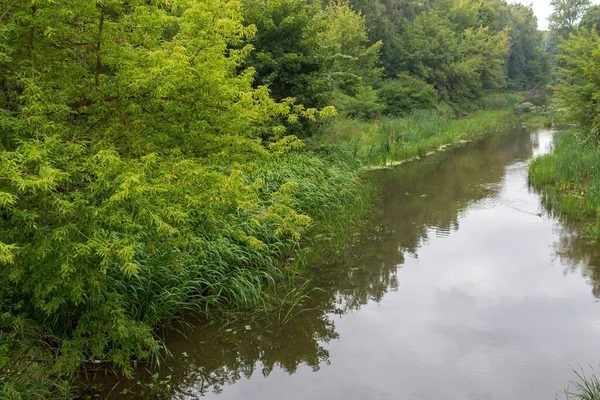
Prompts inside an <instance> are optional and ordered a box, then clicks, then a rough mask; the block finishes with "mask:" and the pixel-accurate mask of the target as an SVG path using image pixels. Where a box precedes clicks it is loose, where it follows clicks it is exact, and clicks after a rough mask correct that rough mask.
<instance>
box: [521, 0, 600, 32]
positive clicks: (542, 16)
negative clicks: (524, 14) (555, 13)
mask: <svg viewBox="0 0 600 400" xmlns="http://www.w3.org/2000/svg"><path fill="white" fill-rule="evenodd" d="M513 3H521V4H526V5H527V4H532V5H533V11H535V15H537V18H538V27H539V29H541V30H546V29H548V19H547V18H548V16H549V15H550V14H551V13H552V7H551V6H550V0H521V1H515V0H513ZM592 3H594V4H600V0H592Z"/></svg>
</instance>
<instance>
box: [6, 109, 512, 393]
mask: <svg viewBox="0 0 600 400" xmlns="http://www.w3.org/2000/svg"><path fill="white" fill-rule="evenodd" d="M517 123H518V124H520V123H521V122H520V121H519V120H518V119H517V118H515V117H514V115H513V114H512V112H511V111H506V110H504V111H480V112H476V113H474V114H472V115H470V116H469V117H467V118H464V119H459V120H447V119H444V118H442V117H441V116H440V115H439V114H437V113H435V112H424V111H420V112H415V113H413V114H412V115H410V116H408V117H407V118H399V119H387V120H381V121H378V122H372V123H368V122H359V121H352V120H345V119H341V118H340V119H336V120H334V121H332V122H331V123H330V125H329V126H328V127H327V130H326V131H325V133H324V135H323V136H322V137H320V138H319V139H314V140H310V141H308V142H307V144H306V146H305V147H304V148H303V149H299V150H295V151H291V152H288V153H284V154H280V155H277V156H273V157H270V158H267V159H262V160H260V161H257V162H255V163H253V164H248V165H249V166H247V167H246V168H244V169H243V170H231V171H229V173H228V174H227V175H225V176H222V180H221V181H218V180H217V181H216V183H211V184H210V185H209V186H208V187H206V188H204V189H203V190H202V191H201V192H202V193H198V194H191V195H190V197H192V196H202V198H200V199H198V200H197V201H196V202H194V203H193V204H192V203H191V204H190V205H191V206H194V207H199V208H200V209H201V210H202V211H203V213H202V215H197V216H193V215H191V217H192V218H194V219H193V220H192V221H191V222H189V223H187V224H186V226H185V227H186V229H187V228H189V229H190V230H192V229H194V226H196V228H195V229H200V230H202V231H203V232H204V234H203V235H200V237H199V240H198V241H197V242H196V244H194V245H193V246H191V247H189V248H188V249H187V250H186V251H187V253H188V255H189V257H187V258H186V259H187V261H184V262H182V263H180V264H179V266H178V268H177V269H174V268H171V266H170V265H169V264H168V259H165V258H161V257H158V256H157V257H154V256H156V255H157V254H158V255H160V254H161V252H163V251H166V249H163V248H162V247H164V246H163V245H164V244H161V243H154V244H152V243H150V244H149V248H150V249H155V250H154V251H151V253H150V254H149V255H148V259H147V260H146V261H145V264H144V265H143V268H140V269H139V270H138V271H136V273H135V274H134V275H133V276H123V275H122V274H121V273H116V272H114V271H109V275H108V278H109V280H110V281H109V282H107V281H106V279H104V280H103V284H106V285H107V286H106V290H108V291H109V292H110V293H112V294H111V295H110V296H109V297H111V298H112V300H113V301H114V303H113V304H111V305H110V307H111V309H112V310H113V312H117V316H118V319H117V320H110V321H109V320H106V318H104V317H102V312H101V310H102V308H98V309H97V310H95V311H94V313H96V314H97V313H99V312H100V313H101V314H100V315H99V316H100V317H102V318H98V320H97V321H96V322H97V323H101V325H97V324H96V325H93V326H92V327H89V326H88V327H87V328H86V329H80V328H78V329H75V330H71V329H69V326H73V325H74V326H77V325H79V326H80V327H81V324H82V323H85V321H86V318H90V317H89V316H87V317H86V316H85V315H86V314H85V313H84V314H83V317H82V316H79V318H80V319H73V318H74V317H73V315H76V313H78V312H79V311H78V309H77V307H75V308H73V309H71V310H69V309H65V310H64V313H65V315H64V316H63V317H61V318H67V319H70V320H71V322H70V323H69V324H71V325H69V324H66V325H65V324H62V323H61V322H60V321H61V319H59V320H56V321H55V322H54V325H52V324H53V323H52V322H44V323H40V322H36V320H35V319H33V318H32V317H30V316H29V317H23V316H19V315H8V316H5V318H7V319H10V320H9V321H8V320H7V321H4V323H8V324H12V325H18V323H19V321H22V322H21V325H22V329H18V330H14V331H4V332H3V333H2V337H0V340H1V342H0V361H3V362H0V379H1V380H2V386H1V389H0V395H1V396H0V397H3V398H15V399H18V398H29V397H31V396H32V395H34V394H35V395H38V396H39V397H57V396H59V395H61V396H63V397H68V396H69V393H70V392H72V390H73V388H72V386H71V384H72V382H73V377H74V376H76V373H77V372H78V370H79V368H80V366H85V365H93V366H98V365H103V364H106V365H116V366H117V367H118V368H119V369H120V370H121V371H122V372H123V373H124V375H125V376H131V373H132V361H133V360H137V361H141V360H143V359H154V360H159V359H160V358H161V357H163V354H164V352H165V351H166V350H165V349H164V347H163V344H162V341H161V338H160V335H159V334H158V331H157V330H156V329H155V328H157V327H161V328H164V327H168V326H169V325H170V324H172V323H173V322H174V321H176V320H178V319H181V318H182V316H183V315H189V314H190V313H192V314H194V315H197V317H198V318H203V319H209V318H213V317H215V316H216V315H219V314H220V313H222V312H224V311H226V310H246V311H250V310H255V309H257V308H260V309H264V308H265V299H267V298H269V297H270V298H271V299H273V303H275V301H276V297H277V295H281V293H282V292H285V291H286V290H289V291H291V290H294V285H295V284H296V283H297V280H296V278H297V277H299V276H302V274H303V272H304V271H305V267H306V266H307V265H309V264H310V262H311V260H315V259H317V258H318V259H323V258H327V257H329V256H333V255H334V254H335V253H336V252H337V251H339V249H340V248H341V247H343V246H344V244H345V243H346V240H347V239H348V238H349V237H351V235H352V233H353V232H356V231H357V230H358V229H360V226H361V224H362V223H364V221H365V218H366V216H367V215H368V210H369V207H370V204H372V200H373V197H374V196H375V193H374V190H373V188H372V186H371V185H370V184H369V183H368V182H367V181H365V180H364V179H363V178H362V175H361V174H362V171H363V170H364V168H367V167H371V166H378V165H382V164H389V163H390V162H402V161H407V160H410V159H413V158H415V157H420V156H426V155H427V154H428V153H430V152H432V151H436V150H443V149H444V148H448V147H451V146H455V145H459V144H461V143H462V142H464V141H469V140H476V139H478V138H481V137H483V136H485V135H487V134H491V133H494V132H500V131H504V130H507V129H509V128H510V127H512V126H514V125H515V124H517ZM182 173H184V172H183V171H181V172H180V173H179V174H182ZM220 178H221V176H220ZM204 197H206V198H204ZM186 198H187V196H186ZM191 200H196V199H191ZM166 244H168V243H166ZM110 282H113V283H112V284H110V285H109V283H110ZM282 282H284V283H287V284H286V285H283V284H282ZM273 288H277V289H278V290H276V291H275V292H274V291H273ZM296 289H297V288H296ZM284 295H285V293H284ZM291 306H293V304H291ZM267 308H268V307H267ZM267 312H268V310H267ZM68 315H71V317H68ZM113 316H114V315H113ZM19 318H20V320H19ZM81 318H82V319H81ZM76 321H79V322H76ZM102 321H104V322H102ZM88 322H89V320H88ZM119 326H120V327H121V328H119V329H122V330H121V331H119V330H118V329H117V330H116V333H115V329H116V328H117V327H119ZM7 332H9V333H7ZM49 337H50V338H51V339H48V338H49ZM50 377H52V378H50Z"/></svg>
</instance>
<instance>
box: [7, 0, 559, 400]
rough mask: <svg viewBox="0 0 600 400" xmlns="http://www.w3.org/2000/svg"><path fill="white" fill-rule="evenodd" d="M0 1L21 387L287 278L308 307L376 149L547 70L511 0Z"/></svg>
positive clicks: (106, 361) (506, 98) (124, 358)
mask: <svg viewBox="0 0 600 400" xmlns="http://www.w3.org/2000/svg"><path fill="white" fill-rule="evenodd" d="M0 22H1V24H0V131H1V133H2V134H1V135H0V397H2V398H9V399H19V398H32V397H39V398H43V397H59V396H61V395H62V396H63V397H66V398H68V397H69V395H70V391H71V388H70V384H71V383H72V381H73V378H74V377H76V375H77V373H78V372H79V370H80V368H81V366H82V365H87V364H92V365H112V366H114V367H116V368H117V369H118V370H120V371H121V372H122V373H123V374H124V375H125V376H131V375H132V371H133V365H134V363H133V361H140V360H148V359H150V360H155V361H156V360H159V359H160V358H161V357H164V356H165V355H168V351H167V350H166V349H165V348H164V346H163V344H162V342H161V340H160V337H159V335H158V334H157V332H156V330H155V329H156V328H157V327H164V326H168V325H169V324H170V323H172V322H173V321H174V320H177V319H181V318H182V316H183V315H186V314H190V313H194V314H195V315H197V316H199V317H201V318H211V317H213V316H214V315H216V314H219V313H222V312H223V311H224V310H254V309H257V308H263V307H264V306H265V298H268V297H271V298H276V297H277V293H278V292H277V291H275V294H274V290H273V288H274V287H277V286H279V285H280V283H281V282H287V283H288V286H287V287H288V288H289V291H288V292H287V293H288V294H290V296H288V297H287V298H284V300H281V299H280V300H281V302H280V304H279V305H277V304H276V305H273V306H271V305H268V306H267V308H268V309H269V308H270V309H278V310H280V311H279V312H278V315H280V317H279V318H278V320H283V321H286V320H289V319H290V318H291V317H292V316H293V315H294V314H293V304H294V303H295V302H297V300H298V299H301V298H302V296H303V295H304V294H302V293H301V291H300V289H298V287H297V286H294V285H297V282H298V281H302V279H297V278H298V277H299V276H301V275H302V272H303V267H304V266H306V265H309V264H310V263H311V260H314V259H315V257H318V256H319V255H323V254H324V253H323V252H325V254H329V253H330V252H335V251H337V250H339V248H340V246H341V245H343V243H344V240H345V236H346V235H347V234H348V231H349V230H352V227H358V226H360V224H361V221H362V220H363V218H364V214H365V213H366V210H368V207H369V202H370V199H372V198H373V190H372V188H370V187H369V185H368V184H366V183H365V182H364V181H362V180H361V178H360V171H361V169H362V168H363V167H365V166H369V165H381V164H386V163H387V162H388V161H403V160H407V159H411V158H414V157H417V156H425V155H427V153H429V152H430V151H434V150H438V149H440V148H441V147H442V146H444V145H447V144H456V143H460V141H461V140H469V139H474V138H477V137H480V136H481V135H483V134H485V133H489V132H493V131H498V130H502V129H505V128H506V127H508V124H509V122H508V121H509V120H512V119H514V118H512V117H510V116H511V113H510V111H507V110H509V109H510V108H511V107H513V106H514V105H515V103H516V102H517V98H516V97H515V96H513V95H505V94H500V95H493V94H491V93H493V92H502V91H504V90H505V89H507V88H513V89H519V90H521V89H523V90H525V89H534V88H537V87H538V86H540V85H543V83H544V82H546V81H547V79H548V77H547V74H546V69H547V68H546V67H547V65H548V63H547V61H548V60H547V59H546V58H544V57H543V56H542V53H541V52H540V51H541V48H542V41H541V35H540V33H539V32H538V31H537V29H536V20H535V18H534V17H533V14H532V11H531V9H530V8H529V7H524V6H522V5H514V4H508V3H507V2H506V1H504V0H489V1H487V0H486V1H484V2H481V1H475V0H465V1H460V2H454V1H435V2H431V4H423V3H418V2H413V1H406V0H397V1H396V0H394V1H379V0H364V1H345V0H339V1H325V2H323V3H320V2H316V3H315V2H313V1H308V0H269V1H258V0H256V1H255V0H242V1H240V0H215V1H204V0H173V1H164V2H163V1H152V2H149V1H137V0H134V1H123V0H102V1H100V0H99V1H83V0H72V1H68V2H67V1H63V0H57V1H50V0H36V1H31V2H17V1H13V2H5V3H3V4H2V5H0ZM511 71H512V72H511ZM494 96H495V97H494ZM481 104H483V108H485V109H486V110H488V111H486V112H478V111H477V109H478V108H479V106H480V105H481ZM467 112H468V113H471V114H472V115H471V116H470V117H468V118H464V119H457V120H454V118H457V117H465V116H466V115H465V113H467ZM336 114H339V115H338V116H337V117H335V115H336ZM317 244H318V245H317ZM324 244H325V245H324ZM276 284H277V285H276ZM281 286H283V285H281ZM283 297H285V295H284V296H283ZM290 299H291V300H290ZM275 303H276V302H275ZM286 303H290V304H291V306H290V307H291V308H289V309H286V308H285V306H284V305H285V304H286ZM284 310H285V311H284Z"/></svg>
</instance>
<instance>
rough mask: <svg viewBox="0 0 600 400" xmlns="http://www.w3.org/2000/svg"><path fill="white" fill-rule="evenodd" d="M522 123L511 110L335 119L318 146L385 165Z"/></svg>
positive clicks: (372, 163) (428, 112)
mask: <svg viewBox="0 0 600 400" xmlns="http://www.w3.org/2000/svg"><path fill="white" fill-rule="evenodd" d="M515 123H519V124H521V121H520V120H518V119H514V117H513V112H512V111H511V110H504V111H503V110H497V111H479V112H476V113H474V114H473V115H471V116H469V117H468V118H465V119H457V120H448V119H446V118H444V117H443V116H442V115H441V114H440V112H438V111H425V110H421V111H415V112H413V113H411V114H410V115H408V116H406V117H404V118H383V119H381V120H378V121H375V122H359V121H355V120H349V119H344V118H337V119H335V120H333V121H332V122H330V123H329V124H328V126H327V128H326V129H325V131H324V133H323V137H322V138H320V139H319V141H318V143H319V145H320V146H323V147H329V148H330V147H337V148H341V149H344V150H345V151H346V152H349V153H351V154H352V156H353V157H356V158H358V159H361V160H364V161H365V164H366V165H387V164H388V163H390V162H391V163H398V162H403V161H408V160H412V159H414V158H417V157H424V156H426V155H428V154H429V153H430V152H434V151H438V150H441V151H443V150H445V149H446V148H447V147H448V146H451V145H456V144H460V143H461V142H463V141H467V140H474V139H479V138H481V137H483V136H484V135H487V134H490V133H498V132H502V131H506V130H508V129H510V128H511V127H514V126H515V125H514V124H515Z"/></svg>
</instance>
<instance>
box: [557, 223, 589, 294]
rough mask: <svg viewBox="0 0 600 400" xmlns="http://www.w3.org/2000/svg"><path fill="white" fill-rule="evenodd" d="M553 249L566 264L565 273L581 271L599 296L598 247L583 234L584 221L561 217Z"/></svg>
mask: <svg viewBox="0 0 600 400" xmlns="http://www.w3.org/2000/svg"><path fill="white" fill-rule="evenodd" d="M554 251H555V254H556V256H557V257H558V259H559V260H560V261H561V263H562V264H563V265H566V267H565V274H566V273H581V275H582V276H583V277H585V278H587V279H586V280H587V281H588V283H589V284H590V285H591V287H592V293H593V294H594V296H596V297H598V298H600V249H599V248H598V246H596V245H590V243H589V238H587V237H586V235H585V223H584V222H577V221H567V220H564V218H563V221H561V227H560V232H559V240H558V242H556V243H555V244H554Z"/></svg>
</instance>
